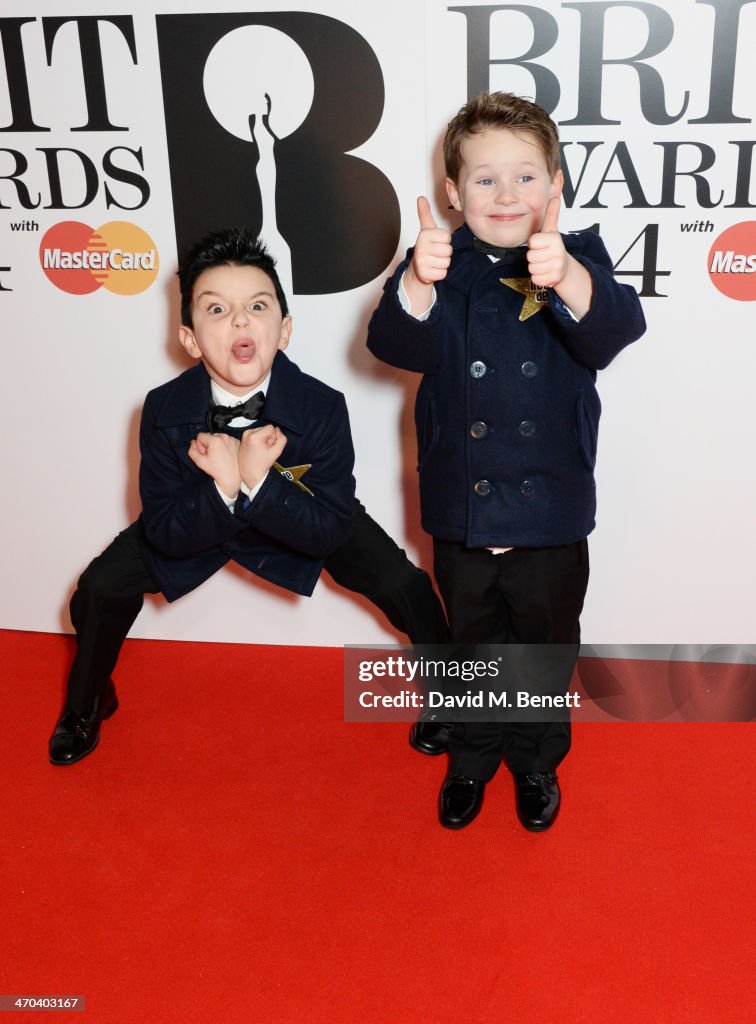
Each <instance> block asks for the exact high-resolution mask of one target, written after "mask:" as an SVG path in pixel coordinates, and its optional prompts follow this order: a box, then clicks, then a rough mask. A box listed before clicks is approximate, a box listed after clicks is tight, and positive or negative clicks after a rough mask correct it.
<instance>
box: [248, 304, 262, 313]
mask: <svg viewBox="0 0 756 1024" xmlns="http://www.w3.org/2000/svg"><path fill="white" fill-rule="evenodd" d="M249 308H250V309H253V310H255V311H257V312H260V311H261V310H264V309H265V303H264V302H250V304H249Z"/></svg>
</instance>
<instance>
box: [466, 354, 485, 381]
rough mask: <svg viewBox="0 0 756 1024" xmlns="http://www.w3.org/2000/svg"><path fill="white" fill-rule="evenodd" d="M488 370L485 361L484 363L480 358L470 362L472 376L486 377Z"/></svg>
mask: <svg viewBox="0 0 756 1024" xmlns="http://www.w3.org/2000/svg"><path fill="white" fill-rule="evenodd" d="M487 372H488V367H487V366H486V364H485V363H482V362H481V361H480V359H476V360H475V362H474V363H470V376H471V377H474V378H475V380H479V379H480V378H481V377H485V375H486V373H487Z"/></svg>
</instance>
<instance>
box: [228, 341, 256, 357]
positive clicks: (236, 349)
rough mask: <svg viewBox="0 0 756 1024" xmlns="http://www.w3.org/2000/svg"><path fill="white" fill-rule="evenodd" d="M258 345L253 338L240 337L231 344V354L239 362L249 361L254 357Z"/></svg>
mask: <svg viewBox="0 0 756 1024" xmlns="http://www.w3.org/2000/svg"><path fill="white" fill-rule="evenodd" d="M256 351H257V346H256V345H255V343H254V341H253V340H252V338H239V339H238V340H237V341H235V342H234V343H233V345H232V346H231V354H232V355H233V357H234V359H235V360H236V361H237V363H248V362H249V361H250V360H251V359H254V356H255V352H256Z"/></svg>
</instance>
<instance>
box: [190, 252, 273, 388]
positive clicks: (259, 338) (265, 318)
mask: <svg viewBox="0 0 756 1024" xmlns="http://www.w3.org/2000/svg"><path fill="white" fill-rule="evenodd" d="M191 308H192V326H191V327H187V326H186V325H183V326H181V327H180V328H179V340H180V342H181V344H182V345H183V347H184V348H185V349H186V351H187V352H188V353H189V355H190V356H191V357H192V358H193V359H202V361H203V363H204V364H205V369H206V370H207V372H208V373H209V375H210V376H211V377H212V379H213V380H214V381H215V382H216V384H219V385H220V387H222V388H223V389H224V390H225V391H228V392H229V393H230V394H232V395H246V394H247V392H249V391H252V390H253V389H254V388H256V387H257V386H258V384H261V383H262V382H263V381H264V380H265V378H266V377H267V375H268V373H269V372H270V368H271V366H272V365H273V360H274V358H275V355H276V352H278V350H279V349H285V348H286V346H287V345H288V344H289V337H290V336H291V317H290V316H282V315H281V306H280V305H279V302H278V299H277V298H276V292H275V288H274V287H273V282H272V281H271V279H270V278H269V277H268V275H267V274H266V273H265V271H264V270H260V268H259V267H248V266H237V265H232V266H229V265H227V264H224V265H221V266H217V267H211V268H210V269H209V270H205V271H203V272H202V273H201V274H200V275H199V277H198V278H197V280H196V281H195V283H194V288H193V290H192V307H191Z"/></svg>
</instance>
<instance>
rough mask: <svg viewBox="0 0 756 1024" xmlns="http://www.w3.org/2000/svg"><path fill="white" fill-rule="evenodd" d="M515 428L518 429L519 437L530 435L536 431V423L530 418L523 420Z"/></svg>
mask: <svg viewBox="0 0 756 1024" xmlns="http://www.w3.org/2000/svg"><path fill="white" fill-rule="evenodd" d="M517 429H518V430H519V431H520V437H532V436H533V434H535V432H536V425H535V423H534V422H533V421H532V420H523V421H522V423H521V424H520V426H519V427H518V428H517Z"/></svg>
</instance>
